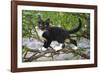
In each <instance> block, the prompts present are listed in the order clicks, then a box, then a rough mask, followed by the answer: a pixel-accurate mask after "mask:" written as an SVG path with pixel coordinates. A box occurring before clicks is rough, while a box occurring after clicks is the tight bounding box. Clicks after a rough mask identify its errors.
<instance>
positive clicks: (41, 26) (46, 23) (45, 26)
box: [38, 16, 50, 30]
mask: <svg viewBox="0 0 100 73" xmlns="http://www.w3.org/2000/svg"><path fill="white" fill-rule="evenodd" d="M49 24H50V18H47V19H46V20H42V18H41V16H38V28H39V29H40V30H46V29H48V28H49Z"/></svg>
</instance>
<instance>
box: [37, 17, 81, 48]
mask: <svg viewBox="0 0 100 73" xmlns="http://www.w3.org/2000/svg"><path fill="white" fill-rule="evenodd" d="M49 23H50V19H49V18H48V19H47V20H46V21H43V20H42V19H41V17H40V16H39V21H38V27H39V28H40V29H41V30H44V29H46V30H45V32H44V33H43V34H42V37H44V38H45V39H46V40H45V42H44V45H43V46H44V47H45V48H48V47H50V44H51V42H52V41H57V42H59V43H63V44H64V42H65V40H66V39H70V42H71V43H72V44H74V45H77V42H76V40H73V39H71V37H70V34H73V33H75V32H78V31H79V30H80V28H81V25H82V23H81V20H80V18H79V25H78V27H77V28H74V29H72V30H65V29H63V28H60V27H50V25H49ZM64 46H65V45H63V46H62V47H64Z"/></svg>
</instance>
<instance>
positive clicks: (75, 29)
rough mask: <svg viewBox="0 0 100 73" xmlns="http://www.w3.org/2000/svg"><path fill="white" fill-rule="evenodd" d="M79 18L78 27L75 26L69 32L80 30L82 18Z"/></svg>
mask: <svg viewBox="0 0 100 73" xmlns="http://www.w3.org/2000/svg"><path fill="white" fill-rule="evenodd" d="M78 20H79V25H78V27H76V28H74V29H72V30H68V32H69V33H70V34H73V33H76V32H78V31H79V30H80V29H81V26H82V22H81V19H80V18H79V19H78Z"/></svg>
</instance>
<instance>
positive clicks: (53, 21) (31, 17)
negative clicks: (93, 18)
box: [22, 10, 90, 38]
mask: <svg viewBox="0 0 100 73" xmlns="http://www.w3.org/2000/svg"><path fill="white" fill-rule="evenodd" d="M38 15H41V17H42V19H43V20H46V19H47V18H50V25H51V26H60V27H62V28H64V29H68V30H70V29H73V28H75V27H77V26H78V18H81V21H82V29H81V31H80V32H79V33H77V34H78V35H79V34H82V32H87V33H88V34H89V35H90V14H89V13H74V12H73V13H71V12H70V13H68V12H52V11H33V10H23V11H22V35H23V37H29V38H30V37H33V36H35V35H33V34H32V29H33V30H34V31H35V28H34V27H35V26H36V25H37V21H38Z"/></svg>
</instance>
